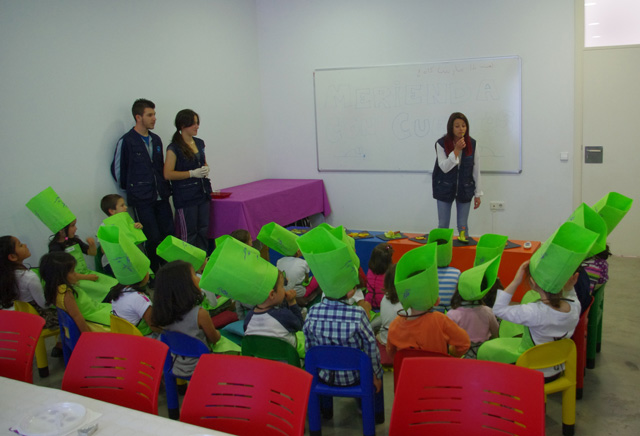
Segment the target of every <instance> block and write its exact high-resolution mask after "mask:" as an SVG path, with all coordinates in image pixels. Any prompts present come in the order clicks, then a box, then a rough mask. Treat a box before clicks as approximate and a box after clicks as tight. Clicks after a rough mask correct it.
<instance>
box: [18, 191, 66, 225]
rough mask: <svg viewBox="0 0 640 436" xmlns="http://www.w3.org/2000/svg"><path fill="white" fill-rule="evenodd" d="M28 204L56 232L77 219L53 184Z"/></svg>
mask: <svg viewBox="0 0 640 436" xmlns="http://www.w3.org/2000/svg"><path fill="white" fill-rule="evenodd" d="M26 206H27V207H28V208H29V210H30V211H31V212H33V213H34V215H35V216H37V217H38V219H39V220H40V221H42V223H43V224H44V225H45V226H47V227H48V228H49V230H51V232H52V233H54V234H55V233H58V232H59V231H60V230H62V229H64V228H65V227H66V226H67V225H68V224H70V223H71V222H72V221H74V220H75V219H76V217H75V215H74V214H73V212H71V210H70V209H69V208H68V207H67V205H66V204H64V202H63V201H62V200H61V199H60V197H59V196H58V194H56V191H54V190H53V188H52V187H51V186H49V187H48V188H47V189H45V190H44V191H42V192H40V193H39V194H38V195H36V196H35V197H33V198H32V199H31V200H29V201H28V202H27V204H26Z"/></svg>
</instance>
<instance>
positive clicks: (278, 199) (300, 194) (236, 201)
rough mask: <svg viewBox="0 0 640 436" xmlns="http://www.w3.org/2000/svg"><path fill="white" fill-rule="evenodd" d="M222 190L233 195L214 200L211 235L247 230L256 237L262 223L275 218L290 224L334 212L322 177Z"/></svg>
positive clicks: (211, 214) (212, 236) (268, 182)
mask: <svg viewBox="0 0 640 436" xmlns="http://www.w3.org/2000/svg"><path fill="white" fill-rule="evenodd" d="M221 191H223V192H231V196H230V197H227V198H220V199H214V200H213V201H212V202H211V213H210V215H209V237H211V238H217V237H219V236H222V235H227V234H229V233H231V232H233V231H234V230H238V229H246V230H248V231H249V232H250V233H251V236H252V237H253V238H254V239H255V237H256V236H257V235H258V233H259V232H260V229H261V228H262V226H263V225H265V224H267V223H270V222H272V221H274V222H276V223H278V224H280V225H282V226H286V225H288V224H291V223H293V222H295V221H298V220H301V219H303V218H306V217H308V216H311V215H315V214H317V213H322V214H324V216H327V215H329V214H330V213H331V206H330V205H329V199H328V198H327V191H326V190H325V187H324V182H323V181H322V180H321V179H264V180H258V181H255V182H251V183H246V184H244V185H238V186H231V187H229V188H225V189H221Z"/></svg>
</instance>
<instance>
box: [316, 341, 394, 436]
mask: <svg viewBox="0 0 640 436" xmlns="http://www.w3.org/2000/svg"><path fill="white" fill-rule="evenodd" d="M305 369H306V371H307V372H309V373H310V374H311V375H312V376H313V382H312V384H311V394H310V395H309V406H308V417H309V433H310V434H311V435H313V436H319V435H321V434H322V418H321V415H324V416H325V417H327V418H330V417H331V416H333V398H332V397H353V398H360V400H361V402H362V403H361V407H362V427H363V433H364V435H365V436H373V435H375V433H376V427H375V426H376V424H381V423H383V422H384V389H380V392H378V393H377V394H376V392H375V387H374V386H373V368H372V366H371V359H369V356H367V355H366V354H365V353H364V352H363V351H361V350H359V349H357V348H350V347H340V346H334V345H319V346H315V347H311V348H310V349H309V350H307V354H306V356H305ZM319 369H327V370H332V371H350V370H355V371H359V373H360V383H359V384H357V385H355V386H331V385H328V384H326V383H324V382H323V381H322V380H321V379H320V378H319V376H318V370H319ZM321 409H322V410H321Z"/></svg>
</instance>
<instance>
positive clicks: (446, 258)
mask: <svg viewBox="0 0 640 436" xmlns="http://www.w3.org/2000/svg"><path fill="white" fill-rule="evenodd" d="M440 240H443V241H446V242H445V243H444V244H442V243H440V244H438V249H437V254H438V268H444V267H446V266H449V264H450V263H451V258H452V257H453V229H433V230H431V231H430V232H429V237H428V238H427V243H430V242H438V241H440Z"/></svg>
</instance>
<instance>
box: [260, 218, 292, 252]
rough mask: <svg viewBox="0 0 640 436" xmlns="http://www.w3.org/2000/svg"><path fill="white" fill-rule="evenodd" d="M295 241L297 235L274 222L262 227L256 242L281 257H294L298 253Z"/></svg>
mask: <svg viewBox="0 0 640 436" xmlns="http://www.w3.org/2000/svg"><path fill="white" fill-rule="evenodd" d="M296 239H298V236H297V235H295V234H293V233H292V232H291V231H289V230H287V229H285V228H284V227H282V226H281V225H280V224H276V223H274V222H271V223H269V224H265V225H264V226H262V228H261V229H260V233H258V241H260V242H262V243H263V244H264V245H266V246H267V247H269V248H271V249H272V250H275V251H277V252H278V253H280V254H282V255H283V256H295V254H296V253H297V252H298V244H297V243H296Z"/></svg>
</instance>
